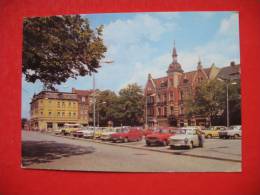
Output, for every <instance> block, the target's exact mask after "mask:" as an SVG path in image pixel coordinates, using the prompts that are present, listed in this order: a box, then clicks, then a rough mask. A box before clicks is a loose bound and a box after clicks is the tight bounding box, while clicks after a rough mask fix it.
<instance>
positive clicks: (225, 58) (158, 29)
mask: <svg viewBox="0 0 260 195" xmlns="http://www.w3.org/2000/svg"><path fill="white" fill-rule="evenodd" d="M82 17H85V18H88V19H89V22H90V25H91V27H92V28H96V27H97V26H100V25H101V24H103V25H104V32H103V38H104V43H105V45H106V47H107V52H106V54H105V59H104V60H103V62H105V61H113V63H111V64H105V63H101V65H102V67H101V68H100V69H99V70H98V73H96V74H95V78H96V88H98V89H101V90H105V89H110V90H113V91H115V92H118V91H119V90H120V89H122V88H124V87H125V86H127V84H130V83H138V84H139V85H141V86H142V87H144V86H145V83H146V81H147V75H148V73H151V74H152V77H153V78H158V77H163V76H166V71H167V69H168V66H169V64H170V63H171V62H172V57H171V54H172V49H173V46H174V42H175V46H176V49H177V54H178V62H179V63H180V64H181V66H182V68H183V70H184V71H185V72H186V71H191V70H195V69H196V67H197V63H198V61H199V59H200V60H201V62H202V65H203V67H205V68H207V67H210V66H211V65H212V64H213V63H214V64H215V65H216V66H217V67H223V66H228V65H229V64H230V62H231V61H235V62H236V63H240V54H239V26H238V25H239V23H238V13H237V12H156V13H152V12H149V13H127V14H125V13H117V14H86V15H82ZM92 81H93V79H92V77H90V76H85V77H78V78H77V79H69V80H68V81H67V82H66V83H64V84H62V85H60V86H56V87H57V89H58V90H59V91H67V92H69V91H71V88H72V87H74V88H77V89H91V88H92ZM41 90H42V84H41V83H40V82H36V83H34V84H32V83H27V82H26V81H24V77H23V76H22V117H25V118H28V117H29V110H30V104H29V103H30V101H31V98H32V96H33V94H34V93H38V92H40V91H41Z"/></svg>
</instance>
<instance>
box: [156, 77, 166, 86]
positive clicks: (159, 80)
mask: <svg viewBox="0 0 260 195" xmlns="http://www.w3.org/2000/svg"><path fill="white" fill-rule="evenodd" d="M153 80H154V83H155V86H156V88H160V87H161V83H164V84H165V85H166V86H167V85H168V76H166V77H161V78H157V79H153Z"/></svg>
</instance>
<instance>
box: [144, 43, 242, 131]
mask: <svg viewBox="0 0 260 195" xmlns="http://www.w3.org/2000/svg"><path fill="white" fill-rule="evenodd" d="M177 57H178V55H177V51H176V48H175V46H174V48H173V52H172V63H171V64H169V66H168V70H167V75H166V76H165V77H161V78H153V77H152V75H151V74H148V80H147V83H146V86H145V91H144V95H145V97H146V109H145V116H146V120H147V123H148V125H149V126H154V125H160V126H169V119H170V120H171V121H172V125H173V126H184V125H208V123H209V119H208V118H206V117H204V116H192V117H191V118H186V117H185V110H184V102H185V100H186V99H188V98H191V97H192V96H193V95H194V92H195V88H196V86H198V85H200V83H201V82H202V81H205V80H209V79H214V78H216V77H219V78H222V79H240V65H236V64H235V63H234V62H232V63H231V64H230V66H227V67H223V68H218V67H216V66H215V65H214V64H212V66H211V67H209V68H204V67H203V65H202V63H201V61H200V60H199V62H198V63H197V67H196V70H194V71H189V72H184V71H183V69H182V66H181V64H180V63H179V62H178V59H177ZM146 112H147V113H146Z"/></svg>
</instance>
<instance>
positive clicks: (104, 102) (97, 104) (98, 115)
mask: <svg viewBox="0 0 260 195" xmlns="http://www.w3.org/2000/svg"><path fill="white" fill-rule="evenodd" d="M101 104H103V105H105V104H106V102H105V101H103V102H101ZM97 105H99V104H97ZM99 116H100V114H99V110H98V116H97V119H98V127H99Z"/></svg>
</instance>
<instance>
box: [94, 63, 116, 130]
mask: <svg viewBox="0 0 260 195" xmlns="http://www.w3.org/2000/svg"><path fill="white" fill-rule="evenodd" d="M100 63H103V64H112V63H114V61H113V60H106V61H101V62H100ZM93 129H94V134H95V131H96V79H95V73H93Z"/></svg>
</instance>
